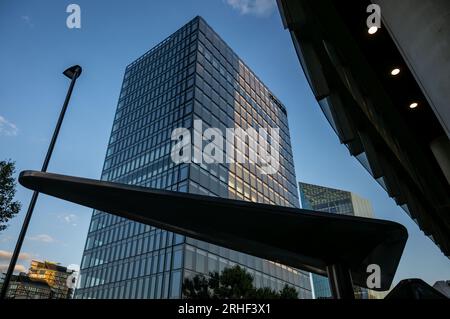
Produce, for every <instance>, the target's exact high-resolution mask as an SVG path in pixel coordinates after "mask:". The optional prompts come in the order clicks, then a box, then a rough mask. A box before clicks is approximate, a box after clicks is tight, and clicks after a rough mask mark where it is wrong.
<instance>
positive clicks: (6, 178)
mask: <svg viewBox="0 0 450 319" xmlns="http://www.w3.org/2000/svg"><path fill="white" fill-rule="evenodd" d="M14 172H15V163H14V162H12V161H10V160H9V161H0V231H2V230H5V229H6V228H7V227H8V225H7V224H6V223H7V222H8V221H9V220H10V219H11V218H13V217H14V216H15V215H17V213H18V212H19V210H20V206H21V205H20V203H19V202H18V201H14V195H15V194H16V182H15V181H14V178H13V174H14Z"/></svg>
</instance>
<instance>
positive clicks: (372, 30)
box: [369, 27, 378, 34]
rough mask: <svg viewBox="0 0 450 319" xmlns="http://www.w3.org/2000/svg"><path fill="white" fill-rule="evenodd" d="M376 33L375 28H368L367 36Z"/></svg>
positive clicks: (376, 29)
mask: <svg viewBox="0 0 450 319" xmlns="http://www.w3.org/2000/svg"><path fill="white" fill-rule="evenodd" d="M377 31H378V28H377V27H370V28H369V34H375V33H376V32H377Z"/></svg>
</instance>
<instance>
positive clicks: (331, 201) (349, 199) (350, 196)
mask: <svg viewBox="0 0 450 319" xmlns="http://www.w3.org/2000/svg"><path fill="white" fill-rule="evenodd" d="M299 188H300V199H301V206H302V208H304V209H311V210H316V211H321V212H326V213H332V214H341V215H348V216H358V217H366V218H373V209H372V205H371V204H370V202H369V201H368V200H367V199H364V198H361V197H359V196H358V195H356V194H354V193H351V192H348V191H344V190H339V189H333V188H329V187H323V186H318V185H313V184H307V183H299ZM312 283H313V291H314V297H315V298H316V299H328V298H331V289H330V285H329V282H328V278H327V277H323V276H319V275H315V274H312ZM354 291H355V298H357V299H368V290H367V289H365V288H361V287H356V286H355V287H354Z"/></svg>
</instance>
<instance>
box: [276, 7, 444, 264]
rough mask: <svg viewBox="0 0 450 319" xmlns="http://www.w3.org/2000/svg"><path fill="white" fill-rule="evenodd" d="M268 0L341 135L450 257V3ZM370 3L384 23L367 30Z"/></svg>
mask: <svg viewBox="0 0 450 319" xmlns="http://www.w3.org/2000/svg"><path fill="white" fill-rule="evenodd" d="M277 2H278V7H279V9H280V14H281V17H282V20H283V24H284V27H285V28H286V29H288V30H289V32H290V34H291V37H292V41H293V43H294V46H295V49H296V51H297V55H298V58H299V61H300V63H301V66H302V68H303V71H304V72H305V75H306V78H307V80H308V82H309V84H310V86H311V89H312V92H313V94H314V95H315V97H316V99H317V102H318V104H319V105H320V107H321V109H322V111H323V113H324V115H325V116H326V118H327V119H328V121H329V123H330V125H331V126H332V127H333V129H334V130H335V132H336V134H337V136H338V137H339V140H340V142H341V143H342V144H345V145H346V146H347V148H348V149H349V152H350V154H351V155H352V156H355V157H356V158H357V159H358V161H359V162H360V163H361V164H362V165H363V166H364V167H365V168H366V169H367V171H368V172H369V173H370V174H371V175H372V176H373V178H374V179H375V180H376V181H377V182H378V183H379V184H380V185H381V186H382V187H383V188H384V189H385V190H386V192H387V193H388V195H389V196H390V197H392V198H393V199H394V200H395V201H396V203H397V204H398V205H399V206H400V207H402V208H403V209H404V210H405V212H406V213H407V214H408V215H409V216H410V217H411V219H412V220H414V222H415V223H417V225H418V226H419V227H420V229H421V230H422V231H423V232H424V233H425V235H427V236H428V237H429V238H430V239H431V240H433V241H434V242H435V243H436V245H438V246H439V248H440V249H441V250H442V252H443V253H444V254H445V255H446V256H450V184H449V182H450V165H449V163H450V140H449V138H450V130H449V127H450V124H449V123H450V120H449V119H450V112H449V108H448V98H445V96H448V92H450V90H449V88H448V84H449V81H448V79H449V77H448V72H446V70H448V69H449V67H450V64H449V62H448V61H449V59H448V50H446V49H445V47H446V46H445V45H444V44H445V43H446V41H448V30H449V28H448V25H449V22H448V19H445V18H444V17H445V16H446V15H448V12H450V2H448V1H415V0H414V1H385V0H374V1H369V0H361V1H339V0H316V1H309V0H278V1H277ZM373 3H375V4H379V5H380V8H381V18H382V22H383V23H382V25H381V28H380V29H378V30H377V31H376V32H375V33H373V34H369V32H368V30H369V28H368V25H367V19H368V17H369V14H370V13H368V12H367V8H368V6H369V5H371V4H373ZM299 72H301V71H300V69H299ZM446 133H447V134H446Z"/></svg>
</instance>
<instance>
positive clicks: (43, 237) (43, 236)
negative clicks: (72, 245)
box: [29, 234, 55, 244]
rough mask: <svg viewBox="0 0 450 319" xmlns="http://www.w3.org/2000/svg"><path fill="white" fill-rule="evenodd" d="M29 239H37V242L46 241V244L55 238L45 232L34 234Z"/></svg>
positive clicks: (52, 241)
mask: <svg viewBox="0 0 450 319" xmlns="http://www.w3.org/2000/svg"><path fill="white" fill-rule="evenodd" d="M29 239H30V240H33V241H39V242H42V243H47V244H49V243H54V242H55V239H54V238H53V237H52V236H50V235H47V234H39V235H36V236H31V237H30V238H29Z"/></svg>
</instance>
